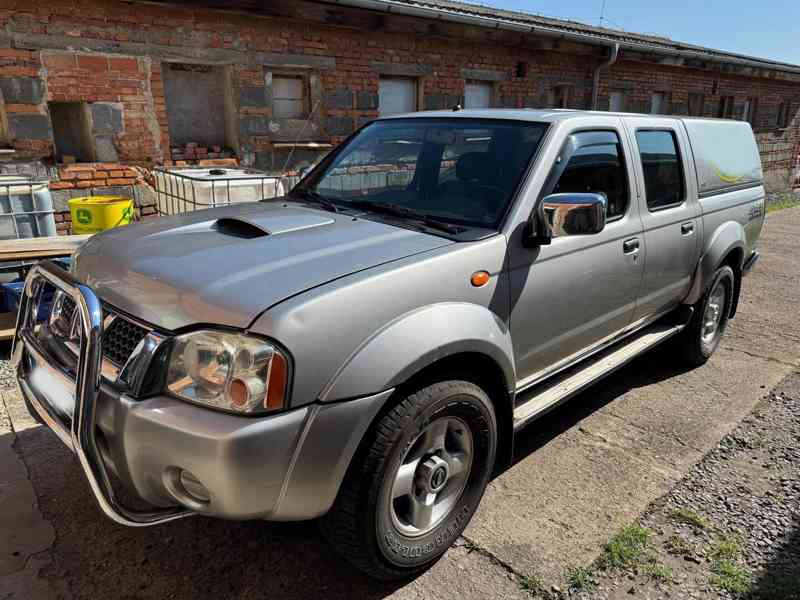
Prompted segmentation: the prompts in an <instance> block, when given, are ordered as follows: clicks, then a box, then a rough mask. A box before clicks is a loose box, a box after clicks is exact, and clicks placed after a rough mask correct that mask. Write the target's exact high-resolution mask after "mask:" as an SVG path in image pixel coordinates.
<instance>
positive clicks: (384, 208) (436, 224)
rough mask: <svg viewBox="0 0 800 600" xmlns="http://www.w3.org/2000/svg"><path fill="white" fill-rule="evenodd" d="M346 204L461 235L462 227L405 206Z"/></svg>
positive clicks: (367, 203) (361, 202)
mask: <svg viewBox="0 0 800 600" xmlns="http://www.w3.org/2000/svg"><path fill="white" fill-rule="evenodd" d="M347 204H348V206H352V207H353V208H360V209H362V210H366V211H372V212H376V213H382V214H385V215H391V216H394V217H401V218H404V219H411V220H413V221H419V222H420V223H422V224H424V225H425V226H427V227H430V228H431V229H436V230H438V231H443V232H444V233H450V234H457V233H461V232H462V231H463V230H464V229H463V228H462V227H459V226H458V225H453V224H451V223H447V222H445V221H441V220H439V219H437V218H436V217H433V216H431V215H429V214H426V213H422V212H417V211H415V210H414V209H411V208H408V207H406V206H401V205H399V204H391V203H384V202H370V201H369V200H350V201H348V202H347Z"/></svg>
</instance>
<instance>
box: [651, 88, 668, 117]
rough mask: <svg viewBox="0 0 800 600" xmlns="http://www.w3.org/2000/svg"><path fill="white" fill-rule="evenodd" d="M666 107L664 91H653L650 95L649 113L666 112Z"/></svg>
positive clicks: (661, 113) (660, 113) (658, 113)
mask: <svg viewBox="0 0 800 600" xmlns="http://www.w3.org/2000/svg"><path fill="white" fill-rule="evenodd" d="M666 108H667V95H666V94H665V93H664V92H653V94H652V95H651V96H650V114H651V115H663V114H666V112H667V111H666Z"/></svg>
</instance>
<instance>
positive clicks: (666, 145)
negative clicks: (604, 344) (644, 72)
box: [625, 118, 702, 321]
mask: <svg viewBox="0 0 800 600" xmlns="http://www.w3.org/2000/svg"><path fill="white" fill-rule="evenodd" d="M625 121H626V125H627V127H628V135H629V137H630V139H631V147H632V149H633V155H634V168H635V169H636V178H637V180H638V183H639V186H638V190H639V194H638V201H639V214H640V215H641V218H642V225H643V229H644V245H645V247H646V249H647V252H646V254H645V264H644V279H643V281H642V288H641V291H640V293H639V300H638V302H637V306H636V311H635V314H634V321H637V320H639V319H646V318H650V317H654V316H657V315H660V314H663V313H665V312H667V311H669V310H670V309H672V308H674V307H675V306H677V305H678V304H679V303H680V301H681V300H682V299H683V298H684V297H685V295H686V293H687V292H688V290H689V287H690V285H691V282H692V275H693V273H694V269H695V266H696V265H697V257H698V252H699V251H700V243H701V237H702V230H701V227H702V222H701V219H700V205H699V203H698V201H697V190H696V180H695V178H694V177H693V176H692V175H693V173H694V170H693V169H694V167H693V165H692V163H691V157H690V154H689V152H687V151H686V150H685V149H686V148H687V147H688V140H687V139H686V133H685V131H684V129H683V126H682V125H681V123H680V121H677V120H675V119H665V118H627V119H625Z"/></svg>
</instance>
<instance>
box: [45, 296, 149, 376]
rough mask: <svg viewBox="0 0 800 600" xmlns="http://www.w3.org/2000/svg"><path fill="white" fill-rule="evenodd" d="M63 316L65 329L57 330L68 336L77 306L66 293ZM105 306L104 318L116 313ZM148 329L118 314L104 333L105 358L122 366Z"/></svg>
mask: <svg viewBox="0 0 800 600" xmlns="http://www.w3.org/2000/svg"><path fill="white" fill-rule="evenodd" d="M60 302H61V318H60V322H61V323H62V324H63V325H62V328H63V329H64V331H59V332H57V335H59V337H66V334H67V333H68V331H69V329H70V323H72V319H73V316H74V315H75V311H76V309H77V307H76V306H75V301H74V300H73V299H72V298H70V297H69V296H67V295H66V294H64V295H63V296H62V297H61V299H60ZM114 314H115V313H113V312H111V311H110V310H109V309H108V308H106V307H105V306H104V307H103V319H104V320H106V319H108V317H109V316H111V315H114ZM148 331H149V330H148V329H146V328H144V327H141V326H140V325H137V324H135V323H132V322H131V321H129V320H127V319H126V318H125V317H121V316H119V315H116V317H115V318H114V320H113V321H111V323H110V324H109V325H108V327H107V328H106V330H105V332H104V333H103V358H105V359H107V360H109V361H111V362H112V363H113V364H114V365H116V366H117V367H122V366H124V365H125V363H126V362H127V361H128V358H129V357H130V355H131V354H133V351H134V349H135V348H136V346H137V344H138V343H139V342H140V341H141V340H142V339H143V338H144V337H145V336H146V335H147V333H148Z"/></svg>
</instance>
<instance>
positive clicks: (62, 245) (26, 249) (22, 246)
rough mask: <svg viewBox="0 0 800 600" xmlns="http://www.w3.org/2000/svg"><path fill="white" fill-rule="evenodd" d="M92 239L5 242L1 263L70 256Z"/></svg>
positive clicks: (56, 237)
mask: <svg viewBox="0 0 800 600" xmlns="http://www.w3.org/2000/svg"><path fill="white" fill-rule="evenodd" d="M90 237H91V236H89V235H54V236H49V237H39V238H27V239H22V240H3V241H1V242H0V262H4V261H12V260H36V259H40V258H53V257H56V256H69V255H70V254H72V253H73V252H75V250H77V248H78V246H80V245H81V244H82V243H83V242H85V241H86V240H88V239H89V238H90Z"/></svg>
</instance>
